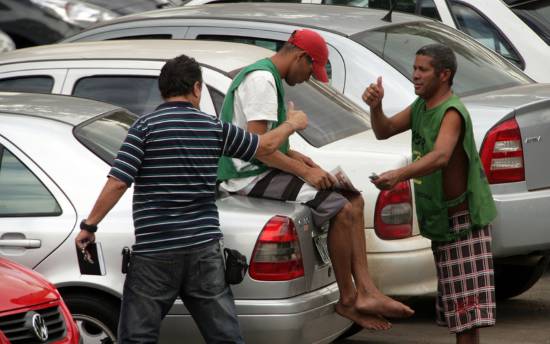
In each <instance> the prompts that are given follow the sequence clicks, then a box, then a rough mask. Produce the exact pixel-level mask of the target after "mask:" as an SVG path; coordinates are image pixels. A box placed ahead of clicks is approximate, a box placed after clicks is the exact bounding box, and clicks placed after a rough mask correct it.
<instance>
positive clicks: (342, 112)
mask: <svg viewBox="0 0 550 344" xmlns="http://www.w3.org/2000/svg"><path fill="white" fill-rule="evenodd" d="M284 85H285V96H286V100H287V102H288V101H290V100H291V101H293V102H294V105H295V107H296V108H297V109H300V110H303V111H304V112H305V113H306V114H307V115H308V126H307V128H306V129H305V130H302V131H301V132H300V135H301V136H302V137H303V138H304V139H305V140H306V141H307V142H309V143H310V144H311V145H312V146H315V147H322V146H324V145H327V144H329V143H331V142H334V141H337V140H341V139H343V138H346V137H348V136H351V135H355V134H358V133H360V132H363V131H365V130H368V129H369V128H370V121H369V115H368V114H367V112H365V111H364V110H363V109H361V108H360V107H358V106H357V105H355V104H354V103H353V102H352V101H351V100H349V99H348V98H346V97H345V96H343V95H342V94H341V93H340V92H338V91H336V90H335V89H334V88H332V87H331V86H328V85H326V84H323V83H320V82H318V81H316V80H313V79H312V80H310V81H308V82H304V83H302V84H297V85H295V86H292V87H290V86H288V85H287V84H286V83H284Z"/></svg>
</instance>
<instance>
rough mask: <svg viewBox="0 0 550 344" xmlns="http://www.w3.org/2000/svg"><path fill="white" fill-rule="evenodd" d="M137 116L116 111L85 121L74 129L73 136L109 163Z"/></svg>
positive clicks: (111, 161)
mask: <svg viewBox="0 0 550 344" xmlns="http://www.w3.org/2000/svg"><path fill="white" fill-rule="evenodd" d="M137 118H138V117H137V116H136V115H134V114H131V113H128V112H124V111H116V112H113V113H110V114H107V115H104V116H100V117H96V118H93V119H92V120H90V121H86V122H84V123H82V124H80V125H79V126H77V127H76V128H75V129H74V136H75V137H76V138H77V140H78V141H80V142H81V143H82V144H83V145H84V146H86V148H88V149H89V150H91V151H92V152H93V153H94V154H96V155H97V156H99V157H100V158H101V159H103V160H104V161H105V162H106V163H108V164H109V165H111V164H112V163H113V160H114V159H115V156H116V154H117V153H118V151H119V149H120V145H121V144H122V141H124V139H125V138H126V134H127V133H128V129H130V127H131V126H132V124H133V123H134V122H135V121H136V119H137Z"/></svg>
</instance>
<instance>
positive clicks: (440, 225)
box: [411, 95, 496, 241]
mask: <svg viewBox="0 0 550 344" xmlns="http://www.w3.org/2000/svg"><path fill="white" fill-rule="evenodd" d="M451 108H452V109H455V110H456V111H457V112H458V113H459V114H460V115H461V116H462V119H463V123H464V138H463V141H462V145H463V148H464V151H465V152H466V155H467V156H468V185H467V189H466V191H465V193H464V194H463V195H461V196H459V197H457V198H455V199H453V200H446V199H445V193H444V189H443V173H442V171H441V170H439V171H436V172H434V173H431V174H429V175H427V176H423V177H420V178H415V179H414V180H413V182H414V194H415V202H416V213H417V217H418V223H419V226H420V232H421V234H422V235H423V236H425V237H427V238H429V239H431V240H434V241H451V240H455V239H457V238H459V237H461V236H463V235H465V234H467V233H468V232H470V231H471V230H476V229H479V228H482V227H483V226H486V225H487V224H489V223H490V222H491V221H492V220H493V219H494V218H495V217H496V207H495V203H494V200H493V197H492V195H491V190H490V188H489V184H488V182H487V178H486V177H485V173H484V171H483V167H482V164H481V160H480V158H479V154H478V152H477V149H476V144H475V141H474V135H473V130H472V121H471V119H470V115H469V113H468V110H466V107H465V106H464V104H463V103H462V101H460V99H459V98H458V97H457V96H455V95H453V96H451V97H450V98H449V99H448V100H446V101H445V102H443V103H442V104H440V105H438V106H437V107H435V108H433V109H430V110H426V103H425V102H424V101H423V100H422V99H420V98H418V99H417V100H416V101H415V102H414V103H413V105H412V107H411V129H412V154H413V161H415V160H417V159H420V158H421V157H423V156H425V155H426V154H428V153H429V152H431V151H432V150H433V147H434V145H435V141H436V139H437V135H438V134H439V129H440V127H441V122H442V120H443V117H444V116H445V114H446V112H447V111H448V110H449V109H451ZM464 200H467V201H468V208H469V211H470V218H471V222H472V225H471V227H470V228H468V229H465V230H463V231H461V232H459V233H455V232H453V233H451V232H450V230H449V222H448V215H447V210H448V208H451V207H454V206H456V205H458V204H460V203H462V202H463V201H464Z"/></svg>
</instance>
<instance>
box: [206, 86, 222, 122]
mask: <svg viewBox="0 0 550 344" xmlns="http://www.w3.org/2000/svg"><path fill="white" fill-rule="evenodd" d="M207 87H208V86H207ZM208 91H209V92H210V96H211V97H212V102H213V103H214V109H216V115H217V116H219V114H220V112H221V111H222V106H223V100H224V98H225V96H224V95H223V93H222V92H220V91H218V90H217V89H215V88H212V87H208Z"/></svg>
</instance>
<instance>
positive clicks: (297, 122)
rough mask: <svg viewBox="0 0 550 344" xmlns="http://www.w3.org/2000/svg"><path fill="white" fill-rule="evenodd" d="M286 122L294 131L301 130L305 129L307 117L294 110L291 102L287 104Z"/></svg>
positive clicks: (301, 112)
mask: <svg viewBox="0 0 550 344" xmlns="http://www.w3.org/2000/svg"><path fill="white" fill-rule="evenodd" d="M286 121H287V122H288V123H290V125H292V127H293V128H294V130H303V129H305V128H306V127H307V115H306V114H305V113H304V112H303V111H301V110H296V109H294V103H293V102H288V106H287V110H286Z"/></svg>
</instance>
